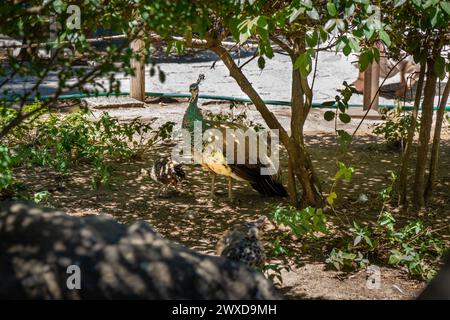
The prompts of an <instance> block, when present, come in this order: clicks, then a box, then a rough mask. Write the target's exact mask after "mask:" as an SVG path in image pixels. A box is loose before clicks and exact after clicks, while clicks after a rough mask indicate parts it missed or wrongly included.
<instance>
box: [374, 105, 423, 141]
mask: <svg viewBox="0 0 450 320" xmlns="http://www.w3.org/2000/svg"><path fill="white" fill-rule="evenodd" d="M386 117H387V120H386V121H385V122H383V123H380V124H377V125H376V126H375V128H374V130H373V133H375V134H376V135H380V136H382V137H383V138H384V139H385V140H386V141H387V143H388V145H389V146H391V147H393V148H394V149H400V148H401V147H402V146H403V145H404V144H405V142H406V139H407V137H408V129H409V128H410V127H411V125H412V122H413V117H412V115H411V114H409V113H407V114H405V113H404V112H403V110H402V108H401V107H398V108H395V109H393V110H391V111H389V112H388V113H387V114H386ZM419 127H420V125H419V120H417V122H416V132H419V129H420V128H419Z"/></svg>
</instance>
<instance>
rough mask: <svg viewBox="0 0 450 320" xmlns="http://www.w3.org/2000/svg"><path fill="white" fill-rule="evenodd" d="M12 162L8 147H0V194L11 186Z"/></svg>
mask: <svg viewBox="0 0 450 320" xmlns="http://www.w3.org/2000/svg"><path fill="white" fill-rule="evenodd" d="M11 182H12V161H11V156H10V152H9V149H8V147H6V146H4V145H0V192H1V191H2V190H3V189H5V188H7V187H8V186H9V185H11Z"/></svg>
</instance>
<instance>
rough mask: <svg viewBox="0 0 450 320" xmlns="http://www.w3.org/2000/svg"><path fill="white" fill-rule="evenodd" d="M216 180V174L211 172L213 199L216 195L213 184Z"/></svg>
mask: <svg viewBox="0 0 450 320" xmlns="http://www.w3.org/2000/svg"><path fill="white" fill-rule="evenodd" d="M215 182H216V174H215V173H212V176H211V198H212V199H214V198H215V197H216V195H215V192H214V184H215Z"/></svg>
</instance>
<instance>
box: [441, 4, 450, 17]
mask: <svg viewBox="0 0 450 320" xmlns="http://www.w3.org/2000/svg"><path fill="white" fill-rule="evenodd" d="M439 4H440V6H441V8H442V10H444V11H445V12H446V13H447V14H448V15H450V2H448V1H441V2H440V3H439Z"/></svg>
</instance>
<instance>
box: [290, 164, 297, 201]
mask: <svg viewBox="0 0 450 320" xmlns="http://www.w3.org/2000/svg"><path fill="white" fill-rule="evenodd" d="M288 192H289V202H290V203H291V205H292V206H294V207H297V206H298V197H297V185H296V183H295V173H294V165H293V163H292V160H291V159H290V158H289V159H288Z"/></svg>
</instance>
